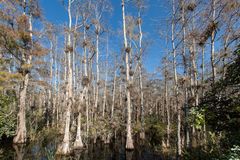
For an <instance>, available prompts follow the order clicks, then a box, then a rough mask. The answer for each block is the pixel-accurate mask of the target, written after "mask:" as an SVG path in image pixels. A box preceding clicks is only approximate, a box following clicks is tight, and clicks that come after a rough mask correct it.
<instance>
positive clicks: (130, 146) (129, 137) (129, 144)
mask: <svg viewBox="0 0 240 160" xmlns="http://www.w3.org/2000/svg"><path fill="white" fill-rule="evenodd" d="M124 5H125V4H124V0H122V18H123V35H124V49H125V51H126V50H127V48H128V43H127V35H126V22H125V6H124ZM125 54H126V57H125V63H126V92H127V140H126V149H129V150H132V149H134V146H133V139H132V128H131V95H130V90H129V87H130V86H129V85H130V76H129V60H128V56H129V55H128V54H129V53H128V52H127V51H126V53H125Z"/></svg>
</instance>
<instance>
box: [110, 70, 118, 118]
mask: <svg viewBox="0 0 240 160" xmlns="http://www.w3.org/2000/svg"><path fill="white" fill-rule="evenodd" d="M116 78H117V70H115V71H114V79H113V95H112V109H111V119H113V116H114V106H115V92H116Z"/></svg>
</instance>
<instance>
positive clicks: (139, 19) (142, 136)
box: [138, 7, 145, 139]
mask: <svg viewBox="0 0 240 160" xmlns="http://www.w3.org/2000/svg"><path fill="white" fill-rule="evenodd" d="M138 30H139V58H140V64H139V86H140V95H141V98H140V103H141V133H140V138H141V139H145V131H144V125H145V121H144V99H143V82H142V52H143V51H142V37H143V33H142V19H141V7H139V9H138Z"/></svg>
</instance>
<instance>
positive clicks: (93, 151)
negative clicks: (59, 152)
mask: <svg viewBox="0 0 240 160" xmlns="http://www.w3.org/2000/svg"><path fill="white" fill-rule="evenodd" d="M57 144H58V141H57V140H50V141H49V140H48V141H45V140H42V141H41V142H31V143H29V144H26V145H12V144H11V141H5V142H1V146H0V159H1V160H54V159H57V160H58V159H59V160H61V159H66V160H165V159H172V158H169V157H167V156H164V155H163V154H161V153H156V152H154V151H152V149H150V148H149V147H147V146H146V145H143V144H137V145H135V150H133V151H131V152H129V151H126V150H125V147H124V146H125V141H124V140H123V139H121V140H118V141H113V142H111V143H110V144H104V143H103V142H102V141H100V140H98V141H97V143H95V144H94V143H89V144H88V145H87V147H86V148H85V149H83V150H75V151H73V153H72V154H71V155H70V156H68V157H56V156H55V152H56V148H57Z"/></svg>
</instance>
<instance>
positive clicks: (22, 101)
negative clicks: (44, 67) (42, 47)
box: [13, 0, 32, 143]
mask: <svg viewBox="0 0 240 160" xmlns="http://www.w3.org/2000/svg"><path fill="white" fill-rule="evenodd" d="M24 3H26V0H24ZM23 14H24V15H26V13H25V9H24V12H23ZM29 31H30V37H31V41H32V16H31V15H30V16H29ZM31 43H32V42H31ZM31 60H32V56H31V55H29V56H28V57H26V55H25V53H23V62H24V63H27V64H31ZM28 82H29V73H28V72H27V73H26V74H25V75H24V80H23V83H22V86H20V92H19V93H20V95H19V112H18V117H17V119H18V124H17V130H16V136H15V137H14V138H13V143H25V142H26V141H27V129H26V112H25V111H26V96H27V87H28Z"/></svg>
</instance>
